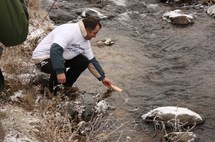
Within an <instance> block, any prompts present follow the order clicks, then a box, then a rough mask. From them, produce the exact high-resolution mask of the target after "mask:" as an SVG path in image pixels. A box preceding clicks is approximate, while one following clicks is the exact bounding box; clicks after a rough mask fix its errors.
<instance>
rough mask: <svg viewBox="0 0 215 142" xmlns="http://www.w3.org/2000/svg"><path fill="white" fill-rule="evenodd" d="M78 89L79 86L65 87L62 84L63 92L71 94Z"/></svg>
mask: <svg viewBox="0 0 215 142" xmlns="http://www.w3.org/2000/svg"><path fill="white" fill-rule="evenodd" d="M78 91H79V88H78V87H76V86H72V87H67V86H64V91H63V94H65V95H67V94H71V93H72V94H73V93H77V92H78Z"/></svg>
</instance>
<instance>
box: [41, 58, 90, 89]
mask: <svg viewBox="0 0 215 142" xmlns="http://www.w3.org/2000/svg"><path fill="white" fill-rule="evenodd" d="M64 65H65V68H69V69H68V70H67V71H66V70H65V75H66V83H65V84H64V86H67V87H71V86H72V85H73V84H74V82H75V81H76V80H77V79H78V77H79V76H80V74H81V73H82V72H83V71H84V70H85V69H86V68H87V66H88V65H89V60H88V59H87V58H86V57H85V56H83V55H78V56H76V57H75V58H73V59H71V60H66V61H65V63H64ZM39 66H40V70H41V71H42V72H45V73H49V74H51V76H50V80H49V90H50V92H52V93H53V91H54V88H55V87H56V86H57V85H58V81H57V76H56V73H55V72H54V71H53V68H52V64H51V60H50V59H46V60H44V61H42V62H41V63H40V65H39Z"/></svg>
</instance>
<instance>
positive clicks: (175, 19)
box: [162, 9, 194, 25]
mask: <svg viewBox="0 0 215 142" xmlns="http://www.w3.org/2000/svg"><path fill="white" fill-rule="evenodd" d="M162 18H163V19H164V20H166V21H167V22H171V23H173V24H175V25H188V24H192V23H194V19H193V16H191V15H187V14H184V13H183V12H182V11H181V10H179V9H177V10H174V11H170V12H166V13H165V14H164V15H163V17H162Z"/></svg>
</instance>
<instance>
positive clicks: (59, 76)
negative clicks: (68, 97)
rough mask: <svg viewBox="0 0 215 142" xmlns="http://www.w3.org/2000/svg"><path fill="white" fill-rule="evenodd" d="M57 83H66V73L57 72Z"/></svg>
mask: <svg viewBox="0 0 215 142" xmlns="http://www.w3.org/2000/svg"><path fill="white" fill-rule="evenodd" d="M57 81H58V83H61V84H63V83H66V75H65V74H64V73H60V74H57Z"/></svg>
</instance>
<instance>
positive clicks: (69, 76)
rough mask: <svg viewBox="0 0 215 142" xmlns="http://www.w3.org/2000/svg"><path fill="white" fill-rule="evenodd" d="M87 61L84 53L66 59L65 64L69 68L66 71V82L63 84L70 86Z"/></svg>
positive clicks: (85, 66)
mask: <svg viewBox="0 0 215 142" xmlns="http://www.w3.org/2000/svg"><path fill="white" fill-rule="evenodd" d="M89 63H90V61H89V60H88V59H87V58H86V57H85V56H84V55H78V56H76V57H75V58H73V59H71V60H66V62H65V66H66V67H69V70H68V71H67V72H66V83H65V84H64V85H65V86H68V87H71V86H72V85H73V84H74V82H75V81H76V80H77V79H78V77H79V76H80V74H81V73H82V72H83V71H84V70H85V69H86V68H87V66H88V65H89Z"/></svg>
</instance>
